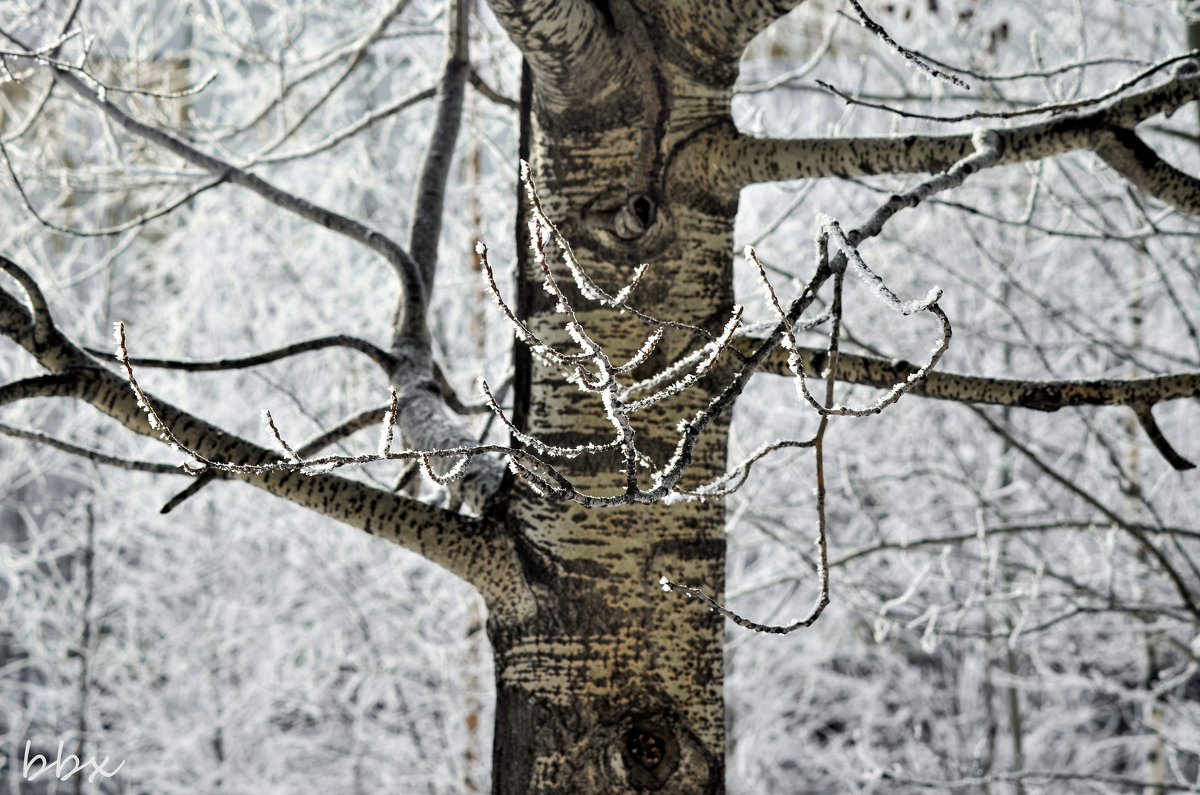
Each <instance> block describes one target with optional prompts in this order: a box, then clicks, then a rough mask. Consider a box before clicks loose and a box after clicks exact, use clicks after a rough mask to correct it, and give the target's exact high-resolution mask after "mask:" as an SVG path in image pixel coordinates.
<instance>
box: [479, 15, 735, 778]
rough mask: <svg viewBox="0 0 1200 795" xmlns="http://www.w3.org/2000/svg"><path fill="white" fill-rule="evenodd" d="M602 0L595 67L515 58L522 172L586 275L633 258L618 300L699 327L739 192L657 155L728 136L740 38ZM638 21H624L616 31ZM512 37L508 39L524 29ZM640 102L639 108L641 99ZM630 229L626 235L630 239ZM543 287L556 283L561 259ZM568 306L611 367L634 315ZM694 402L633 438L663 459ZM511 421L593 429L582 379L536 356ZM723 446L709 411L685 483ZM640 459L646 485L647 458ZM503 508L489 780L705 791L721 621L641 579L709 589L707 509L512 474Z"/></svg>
mask: <svg viewBox="0 0 1200 795" xmlns="http://www.w3.org/2000/svg"><path fill="white" fill-rule="evenodd" d="M617 2H621V3H624V5H622V6H620V7H610V8H609V9H608V10H609V12H610V13H609V14H608V19H609V20H610V21H608V22H606V23H605V30H606V35H607V36H609V37H610V38H609V39H608V40H607V43H606V41H603V40H598V39H596V38H595V37H596V35H597V32H596V31H595V30H592V31H590V33H589V37H588V38H586V39H585V40H584V41H583V42H582V43H581V44H580V45H579V46H582V47H586V48H587V49H588V50H589V51H590V52H593V53H598V54H599V55H598V56H597V59H596V61H595V62H594V63H590V62H585V63H580V62H579V61H577V60H572V58H573V57H574V56H572V55H571V54H565V55H564V56H563V58H564V59H565V60H559V59H556V58H554V57H550V58H548V59H547V53H545V52H542V53H541V54H540V55H539V56H537V58H536V59H534V60H532V62H531V70H532V73H533V78H534V82H533V86H534V95H533V119H532V140H531V151H530V160H531V164H532V168H533V176H534V179H535V180H536V183H537V186H538V191H539V194H540V196H541V199H542V202H543V205H544V207H545V209H546V212H547V213H548V215H549V216H550V217H551V219H552V220H553V221H554V222H555V223H556V224H558V225H559V227H560V228H561V229H562V231H563V233H564V234H565V235H566V237H567V239H568V240H570V241H571V245H572V247H573V249H574V251H575V254H576V255H577V256H578V258H579V259H580V261H581V262H582V263H583V265H584V267H585V268H586V269H587V271H588V273H589V274H590V275H591V276H592V278H593V279H595V281H596V282H597V283H598V284H599V285H600V286H601V287H602V288H604V289H605V290H608V291H610V292H615V291H617V290H618V289H620V288H621V287H622V286H623V285H624V284H625V283H626V282H627V281H628V280H629V278H630V276H631V275H632V273H633V270H634V268H635V267H636V266H637V265H638V264H639V263H642V262H649V263H650V264H651V269H650V271H649V273H648V274H647V275H646V277H645V278H644V280H643V282H642V284H641V285H640V286H639V287H638V289H637V290H636V291H635V293H634V295H633V298H632V299H631V303H633V304H634V305H635V306H637V307H638V308H639V309H640V310H642V311H644V312H647V313H649V314H651V315H654V316H656V317H660V318H664V319H670V320H674V321H682V322H686V323H691V324H695V325H698V326H702V327H704V328H706V329H708V330H709V331H711V332H718V331H719V330H720V328H721V327H722V326H723V325H724V324H725V322H726V321H727V320H728V318H729V313H730V311H731V309H732V305H733V291H732V275H731V268H732V252H733V220H734V214H735V212H736V209H737V192H736V190H728V189H724V190H722V189H721V188H719V187H718V186H715V185H713V184H711V183H709V182H707V181H705V180H704V179H703V176H702V175H701V176H700V178H699V179H697V175H695V174H691V173H684V174H681V173H678V172H675V171H672V170H671V160H672V157H673V155H674V154H675V153H676V152H677V151H678V149H679V147H680V145H681V144H685V143H686V142H688V141H690V140H692V139H693V138H695V137H696V136H697V135H698V134H701V133H703V132H704V131H706V130H712V129H722V130H731V129H732V124H731V122H730V118H729V102H730V86H731V85H732V81H733V80H734V78H735V77H736V73H737V58H738V56H739V54H740V52H737V51H735V50H736V49H737V48H729V47H728V46H727V45H725V46H724V49H725V50H728V52H727V53H725V55H724V56H723V57H722V56H720V55H714V54H713V52H714V51H713V50H709V49H708V48H707V47H703V46H700V45H701V44H703V42H699V41H698V40H695V39H694V37H691V36H689V35H688V34H689V32H692V33H694V32H695V31H696V30H699V29H703V28H704V27H705V26H704V25H699V26H697V25H696V20H695V14H694V8H693V7H692V6H688V7H687V9H684V7H683V6H682V5H680V4H675V3H664V4H661V5H658V6H654V7H651V6H649V5H647V6H646V7H641V6H640V5H639V4H629V3H628V0H614V1H613V3H610V4H607V5H609V6H615V5H616V3H617ZM494 5H496V6H499V7H500V8H499V10H500V11H501V12H502V14H501V18H502V20H504V19H506V18H512V19H516V18H517V15H518V13H520V14H523V15H524V17H523V18H527V19H534V18H538V19H540V18H542V17H541V16H538V8H539V7H540V6H541V5H542V4H538V3H527V4H520V3H513V4H499V3H497V4H494ZM545 5H546V6H551V5H552V4H545ZM602 5H603V4H602ZM721 8H722V4H720V3H717V4H713V7H712V9H711V10H710V12H708V13H712V14H717V15H720V14H722V13H725V14H729V13H731V12H730V11H728V10H725V11H721V10H720V9H721ZM685 10H686V11H687V13H686V14H685V13H683V12H684V11H685ZM631 12H632V13H631ZM544 14H551V15H552V14H553V11H551V10H550V9H549V8H547V9H544ZM689 15H691V16H690V17H689ZM685 23H686V24H685ZM638 24H641V25H643V26H644V29H643V30H638V31H630V30H628V28H629V27H630V26H636V25H638ZM621 27H624V28H626V30H624V31H622V30H618V28H621ZM713 29H715V28H713ZM728 29H729V28H726V30H728ZM510 30H511V31H512V34H513V37H514V40H516V41H517V42H518V43H519V44H521V43H522V42H523V41H525V40H526V39H528V38H529V37H530V36H532V35H535V34H536V33H537V30H536V28H522V27H520V26H517V27H514V28H510ZM633 34H636V37H637V38H639V39H641V40H643V41H649V42H650V43H651V46H652V48H653V52H651V53H646V52H632V51H631V50H630V48H628V47H624V46H621V42H619V41H616V40H615V39H614V38H611V37H619V36H621V35H626V36H631V35H633ZM540 41H541V42H542V43H543V44H545V43H546V42H547V41H548V39H546V38H545V37H543V38H541V39H540ZM564 46H566V47H568V48H571V47H572V45H571V44H570V43H569V42H568V43H567V44H564ZM715 52H720V49H718V50H716V51H715ZM612 58H617V59H618V63H617V64H616V65H614V64H613V61H612V60H611V59H612ZM568 62H569V63H578V64H579V71H578V72H575V73H568V74H564V73H563V71H562V69H561V64H562V63H568ZM543 63H545V64H546V65H545V66H544V67H542V64H543ZM540 67H542V68H540ZM566 96H571V97H573V98H575V102H574V103H573V104H572V105H571V106H570V108H569V110H564V109H563V107H562V99H563V98H564V97H566ZM664 99H665V103H664V107H665V114H663V113H661V112H657V113H656V112H655V108H657V107H658V105H657V104H653V103H660V102H662V101H663V100H664ZM647 102H650V103H652V105H651V112H649V113H644V112H643V111H644V110H645V109H646V107H647V105H646V103H647ZM664 120H665V124H664V123H663V122H664ZM646 125H656V126H657V127H658V129H657V130H655V134H654V136H653V138H652V139H651V140H652V141H653V142H654V144H655V146H657V151H654V152H651V153H647V152H645V151H639V150H640V148H644V147H645V143H643V142H644V141H645V140H646V135H645V131H646ZM655 168H657V169H658V171H657V173H653V172H654V169H655ZM647 170H649V171H650V172H652V173H646V172H647ZM643 196H645V197H648V198H649V201H651V202H652V203H653V205H654V206H653V211H652V212H650V213H646V212H645V207H644V206H642V205H640V204H638V201H641V200H642V197H643ZM631 207H632V208H633V209H632V210H631V212H633V213H634V214H635V218H634V219H633V223H631V224H626V225H625V226H622V225H621V221H620V219H621V213H622V210H623V208H631ZM639 223H645V228H644V229H642V230H638V232H639V233H638V234H631V233H630V231H629V230H630V227H631V226H633V227H635V228H636V226H637V224H639ZM548 253H550V254H551V255H553V254H554V253H556V252H553V251H551V252H548ZM553 259H554V260H555V262H554V264H555V265H556V266H560V265H561V259H559V258H557V257H553ZM522 278H523V279H526V280H527V281H528V283H527V286H526V288H525V289H526V290H527V293H526V294H527V295H530V296H532V302H531V303H532V306H531V307H529V308H528V310H529V311H528V323H529V325H530V327H531V328H532V329H534V330H535V332H536V333H538V334H539V335H541V336H542V337H543V338H544V339H547V340H549V341H552V342H554V343H556V344H557V345H559V346H560V349H562V350H569V351H571V352H576V351H577V349H576V348H574V347H573V344H572V343H571V342H570V340H569V338H568V337H567V335H566V334H565V332H564V330H563V324H564V321H565V319H564V317H563V316H562V315H560V314H556V313H555V312H554V307H553V301H552V300H551V298H550V297H549V296H548V295H547V294H546V293H545V292H544V291H542V289H541V282H542V277H541V274H540V273H536V272H534V273H530V272H526V273H523V274H522ZM560 282H562V283H564V284H565V285H569V284H570V278H569V276H567V275H566V272H565V269H561V270H560ZM569 292H570V294H571V295H572V296H574V293H575V291H574V290H570V291H569ZM573 300H574V301H575V308H576V311H577V313H578V316H579V319H580V321H581V322H582V324H583V325H584V326H585V328H586V329H587V330H588V333H589V334H591V335H592V336H593V338H595V339H596V340H598V341H599V342H601V343H602V344H603V345H604V347H605V350H606V352H607V353H608V355H609V356H610V357H611V358H612V360H613V361H614V362H617V363H620V362H623V361H624V360H626V359H627V358H628V357H630V356H632V355H633V353H634V352H635V351H636V350H637V349H638V348H639V347H640V346H641V345H642V343H643V342H644V341H645V339H646V337H647V335H648V334H649V333H650V332H651V330H652V329H651V327H649V326H647V325H646V324H645V323H643V322H642V321H640V320H638V319H636V318H634V317H632V316H630V315H628V314H619V313H617V312H614V311H612V310H611V309H606V308H599V307H596V306H595V305H589V304H588V303H587V302H586V301H584V300H582V299H577V298H573ZM700 344H702V341H701V340H699V339H698V338H697V337H696V336H694V335H693V334H689V333H686V332H680V331H672V332H669V333H668V335H667V337H666V338H665V339H664V340H663V343H662V344H661V345H660V346H659V350H658V351H657V352H656V353H655V354H654V356H653V357H652V359H651V361H650V362H649V363H648V364H647V366H646V372H650V371H652V369H654V368H661V367H662V366H664V365H665V364H666V363H668V362H669V361H671V360H673V359H674V358H675V357H677V356H678V355H679V354H680V353H681V352H683V351H685V350H689V349H691V348H693V347H695V346H698V345H700ZM709 397H710V395H709V394H708V390H701V391H697V392H696V393H694V394H691V395H683V396H680V398H679V399H676V400H672V401H668V402H664V403H662V404H659V405H657V406H655V407H653V408H652V409H649V410H647V411H646V412H645V413H643V414H642V415H635V419H636V420H637V422H636V425H635V427H636V430H637V433H638V443H639V447H640V449H642V450H643V451H644V452H646V453H647V454H648V455H650V457H651V458H653V459H654V461H655V463H656V464H659V465H661V464H664V463H665V462H666V461H667V459H668V458H669V457H670V455H671V453H672V452H673V450H674V447H675V443H676V441H677V439H678V435H677V431H676V425H677V424H678V422H679V420H681V419H683V418H685V417H690V416H691V415H693V414H694V413H695V412H696V411H698V410H699V409H701V408H702V407H703V406H704V405H705V403H706V402H707V400H708V398H709ZM526 423H527V426H528V430H529V431H530V432H531V433H533V434H536V435H538V436H540V437H542V438H544V439H546V440H548V441H552V442H554V443H555V444H560V445H565V444H581V443H586V442H595V443H603V442H607V441H610V440H611V439H612V437H613V426H612V424H611V423H610V422H609V421H608V420H607V418H606V417H605V414H604V408H603V406H602V405H601V404H600V401H599V399H598V398H595V397H593V396H590V395H585V394H581V393H580V392H579V390H578V389H577V388H576V387H575V386H573V385H571V384H568V383H566V381H565V380H564V378H563V374H562V373H561V372H559V371H557V370H554V369H552V368H548V367H545V366H544V365H541V364H539V363H538V362H536V361H535V362H534V363H533V366H532V374H531V384H530V396H529V408H528V412H527V417H526ZM725 445H726V438H725V425H724V424H723V423H721V424H720V426H719V427H717V428H714V429H712V430H710V431H709V432H708V433H707V434H706V435H705V436H704V437H702V439H701V442H700V444H698V446H697V449H696V457H695V463H694V465H693V470H692V475H691V478H690V480H689V482H690V483H697V482H700V481H701V480H703V479H711V478H712V477H715V476H716V475H718V474H719V473H721V472H722V471H723V469H724V464H725ZM558 465H559V464H558V462H556V466H558ZM621 467H622V464H621V462H620V461H619V460H618V459H617V458H616V457H607V456H598V457H597V456H592V457H581V458H579V459H576V460H573V461H565V462H562V466H561V468H560V469H561V471H563V472H564V473H565V474H567V475H568V476H569V477H570V478H571V479H572V481H574V482H575V483H576V484H577V486H578V487H579V488H580V489H581V490H583V491H587V492H589V493H594V494H614V493H617V492H618V491H619V490H620V489H621V488H622V487H623V485H624V474H623V473H622V472H621V471H620V470H621ZM642 474H643V476H644V477H646V479H647V480H648V478H649V472H643V473H642ZM508 521H509V527H510V530H511V532H512V534H513V536H514V537H515V538H516V539H518V540H517V550H518V554H519V555H520V556H521V558H522V561H523V563H524V565H525V572H526V581H527V584H528V588H529V593H530V594H531V597H530V598H531V599H532V606H531V608H530V609H526V610H524V611H523V612H524V615H523V616H521V617H517V616H514V615H510V614H507V613H505V612H504V611H500V610H496V609H492V611H491V615H490V621H489V632H490V636H491V640H492V644H493V647H494V649H495V653H496V672H497V679H498V682H497V684H498V703H497V725H496V736H495V766H496V768H495V774H494V781H495V787H496V791H497V792H498V793H527V792H563V793H593V792H596V793H613V792H638V791H663V792H686V793H706V792H722V791H724V786H725V785H724V753H725V751H724V745H725V742H724V741H725V737H724V711H723V704H722V645H723V643H722V635H723V629H722V624H721V621H720V620H719V617H717V616H716V615H714V614H711V613H708V612H707V611H704V610H702V609H700V607H699V606H698V605H697V604H695V603H693V602H690V601H688V600H685V599H679V598H675V597H673V596H671V595H668V594H665V593H663V591H662V590H661V588H660V587H659V586H658V580H659V578H660V577H662V576H663V575H667V576H670V577H673V578H674V577H678V578H679V579H680V580H683V581H687V582H689V583H695V584H697V585H699V586H701V587H703V588H704V589H705V590H707V591H709V592H710V593H721V591H722V588H723V580H724V567H725V539H724V508H723V506H722V505H721V504H720V503H719V502H716V503H683V504H676V505H673V506H670V507H667V506H662V505H654V506H642V505H633V506H627V507H622V508H619V509H605V510H584V509H582V508H580V507H579V506H577V505H574V504H571V503H568V504H561V503H550V502H547V501H545V500H543V499H540V498H539V497H537V495H536V494H534V493H533V492H532V491H531V490H529V489H528V488H526V487H524V486H523V485H521V484H518V485H517V486H516V488H515V490H514V492H513V494H512V495H511V498H510V501H509V506H508Z"/></svg>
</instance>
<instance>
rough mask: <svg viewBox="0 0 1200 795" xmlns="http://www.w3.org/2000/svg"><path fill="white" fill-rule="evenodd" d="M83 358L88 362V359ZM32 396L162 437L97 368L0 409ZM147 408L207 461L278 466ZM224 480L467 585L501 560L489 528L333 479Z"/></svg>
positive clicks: (25, 389)
mask: <svg viewBox="0 0 1200 795" xmlns="http://www.w3.org/2000/svg"><path fill="white" fill-rule="evenodd" d="M0 298H7V299H8V300H7V301H0V328H2V329H24V330H25V331H24V334H20V333H18V334H16V337H15V341H17V342H18V343H19V344H22V346H23V347H26V348H27V349H30V348H33V347H34V346H33V336H34V335H33V331H32V325H33V323H32V317H31V316H30V314H29V312H28V311H27V310H25V309H24V308H23V307H20V305H19V304H17V303H16V301H15V300H13V299H11V297H9V296H8V295H7V293H3V292H0ZM10 336H13V335H10ZM51 347H53V346H51ZM76 350H78V349H76ZM31 352H32V353H34V355H35V356H36V357H37V358H38V360H39V362H41V363H42V364H43V365H46V364H47V363H49V362H63V361H70V360H72V359H73V358H74V357H73V356H72V355H71V353H70V351H67V352H61V351H54V350H48V349H46V348H45V347H43V348H42V349H41V351H40V352H37V351H34V350H31ZM80 355H82V356H85V357H86V354H82V353H81V354H80ZM88 361H90V358H89V360H88ZM35 397H40V398H46V397H66V398H73V399H76V400H81V401H84V402H86V403H89V404H91V405H92V406H94V407H95V408H97V409H98V410H100V411H101V412H102V413H104V414H106V415H108V416H109V417H112V418H113V419H115V420H117V421H118V422H120V423H121V424H122V425H124V426H125V427H126V428H128V429H129V430H131V431H133V432H135V433H138V434H141V435H143V436H150V437H155V438H157V437H158V435H159V434H158V431H156V430H154V429H152V428H151V427H150V425H149V423H148V422H147V421H146V416H145V415H144V414H143V413H142V410H141V408H140V407H139V406H138V399H137V397H136V396H135V395H134V394H133V392H132V391H131V390H130V388H129V384H128V383H127V382H126V381H125V379H124V378H123V377H121V376H119V375H117V374H116V373H114V372H112V371H110V370H106V369H103V368H102V367H100V366H99V365H96V364H84V365H83V366H78V365H77V366H69V367H66V368H64V369H62V370H60V371H58V372H52V373H50V374H48V375H44V376H39V377H36V378H28V379H24V380H21V381H16V382H13V383H9V384H5V385H3V386H0V405H5V404H8V403H13V402H15V401H18V400H25V399H29V398H35ZM150 401H151V403H152V404H153V406H154V410H155V412H156V413H157V414H158V416H159V417H160V418H161V419H162V421H163V422H164V423H165V424H166V425H167V427H169V428H170V429H171V432H172V433H173V434H174V436H175V437H176V438H177V439H178V440H179V441H180V442H181V443H182V444H184V445H185V446H186V447H188V448H189V449H192V450H195V451H196V452H198V453H200V454H202V455H204V456H205V457H207V458H215V459H221V460H229V461H237V462H242V463H247V464H252V465H253V464H266V463H271V462H274V461H277V460H279V456H277V455H276V454H275V453H274V452H272V451H270V450H267V449H265V448H263V447H260V446H258V445H255V444H252V443H250V442H248V441H246V440H244V439H241V438H239V437H237V436H234V435H233V434H230V433H227V432H225V431H223V430H221V429H220V428H217V427H216V426H214V425H212V424H210V423H208V422H205V421H204V420H202V419H200V418H198V417H196V416H194V415H192V414H189V413H188V412H185V411H183V410H181V409H178V408H176V407H175V406H172V405H171V404H169V403H166V402H164V401H161V400H158V399H157V398H154V397H152V396H150ZM228 477H231V478H236V479H239V480H244V481H245V482H247V483H250V484H251V485H254V486H257V487H258V488H261V489H263V490H265V491H268V492H270V493H272V494H275V495H276V496H279V497H282V498H284V499H286V500H288V501H290V502H294V503H296V504H297V505H301V506H303V507H305V508H310V509H312V510H314V511H316V512H318V513H321V514H323V515H325V516H329V517H331V518H333V519H337V520H339V521H341V522H344V523H346V524H349V525H351V526H353V527H357V528H359V529H361V530H363V531H365V532H368V533H370V534H372V535H377V536H379V537H381V538H385V539H387V540H389V541H392V542H393V543H396V544H399V545H401V546H403V547H405V548H407V549H411V550H413V551H414V552H417V553H419V554H421V555H423V556H425V557H427V558H429V559H430V560H432V561H433V562H435V563H437V564H439V565H441V566H443V567H445V568H446V569H448V570H449V571H451V572H453V573H454V574H457V575H458V576H460V577H462V578H463V579H465V580H467V581H468V582H477V581H478V577H479V575H480V574H481V573H482V572H483V571H484V570H485V569H486V568H487V567H488V566H490V565H492V561H494V559H496V558H498V557H500V556H502V555H504V554H506V553H505V552H504V551H503V550H502V549H501V547H500V546H499V543H500V542H499V539H498V536H497V534H496V532H495V528H494V527H492V526H491V525H490V523H488V522H485V521H482V520H473V519H469V518H467V517H464V516H460V515H458V514H455V513H451V512H450V511H446V510H444V509H441V508H436V507H434V506H430V505H426V504H425V503H422V502H420V501H418V500H414V499H411V498H408V497H404V496H401V495H396V494H392V493H390V492H387V491H384V490H382V489H378V488H374V487H371V486H368V485H366V484H363V483H360V482H357V481H353V480H348V479H346V478H342V477H338V476H336V475H331V474H317V475H308V474H301V473H298V472H281V471H271V472H264V473H253V472H249V473H235V474H230V475H228Z"/></svg>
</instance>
